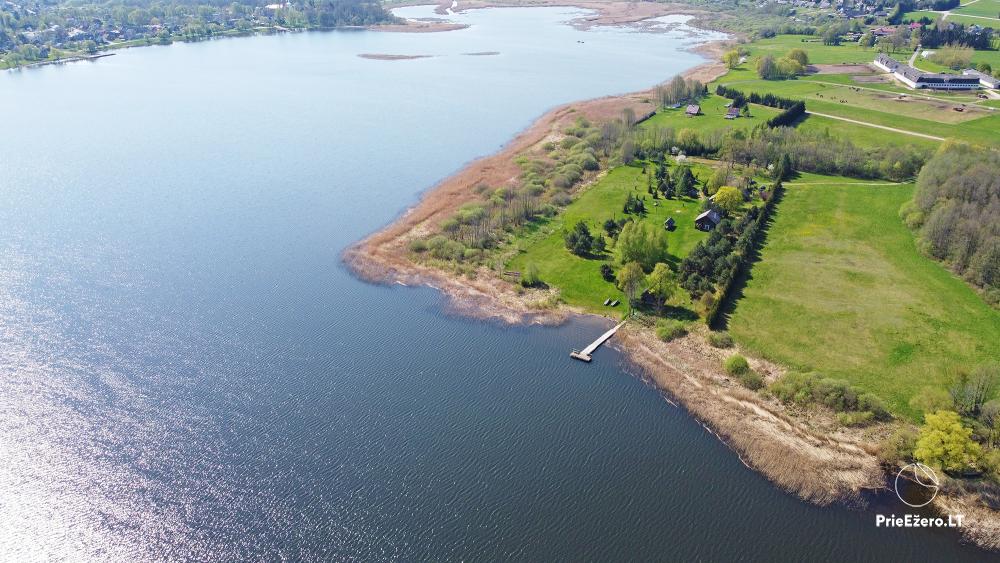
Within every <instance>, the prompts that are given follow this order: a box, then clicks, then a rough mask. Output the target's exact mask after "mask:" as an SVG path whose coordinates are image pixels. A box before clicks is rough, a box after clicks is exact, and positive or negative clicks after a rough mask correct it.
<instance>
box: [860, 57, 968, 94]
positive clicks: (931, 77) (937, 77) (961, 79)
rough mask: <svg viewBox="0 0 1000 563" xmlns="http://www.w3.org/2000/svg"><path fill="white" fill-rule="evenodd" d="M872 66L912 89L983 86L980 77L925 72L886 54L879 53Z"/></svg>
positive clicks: (963, 88) (952, 88) (955, 88)
mask: <svg viewBox="0 0 1000 563" xmlns="http://www.w3.org/2000/svg"><path fill="white" fill-rule="evenodd" d="M872 64H874V65H875V66H876V67H878V68H880V69H882V70H884V71H886V72H889V73H892V75H893V76H894V77H895V78H896V80H899V81H900V82H902V83H903V84H906V85H907V86H909V87H910V88H930V89H934V90H975V89H977V88H979V87H980V86H981V84H980V79H979V77H978V76H970V75H966V74H942V73H937V72H924V71H922V70H920V69H916V68H913V67H912V66H910V65H905V64H903V63H901V62H899V61H897V60H896V59H894V58H892V57H890V56H889V55H886V54H885V53H879V55H878V56H877V57H875V61H874V62H873V63H872Z"/></svg>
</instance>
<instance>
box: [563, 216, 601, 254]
mask: <svg viewBox="0 0 1000 563" xmlns="http://www.w3.org/2000/svg"><path fill="white" fill-rule="evenodd" d="M564 240H565V241H566V248H568V249H569V251H570V252H572V253H573V254H576V255H577V256H586V255H587V254H590V251H591V250H592V249H593V245H594V237H593V236H592V235H591V234H590V229H589V228H587V224H586V223H584V222H583V221H578V222H577V224H576V225H574V226H573V230H572V231H570V232H568V233H566V236H565V237H564ZM602 246H603V245H602Z"/></svg>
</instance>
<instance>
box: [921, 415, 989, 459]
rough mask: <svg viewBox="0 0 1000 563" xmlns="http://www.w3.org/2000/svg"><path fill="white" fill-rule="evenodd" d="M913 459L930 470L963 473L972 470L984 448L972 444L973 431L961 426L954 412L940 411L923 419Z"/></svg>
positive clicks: (960, 421) (959, 419) (974, 443)
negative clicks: (932, 468) (940, 469)
mask: <svg viewBox="0 0 1000 563" xmlns="http://www.w3.org/2000/svg"><path fill="white" fill-rule="evenodd" d="M924 421H925V422H924V425H923V426H922V427H921V428H920V435H919V437H918V438H917V445H916V448H914V450H913V455H914V457H916V458H917V460H918V461H920V462H922V463H925V464H927V465H929V466H931V467H940V468H942V469H944V470H945V471H962V470H965V469H968V468H970V467H972V466H973V465H974V464H975V463H976V461H977V460H978V459H979V456H980V455H981V454H982V448H981V447H980V446H979V444H977V443H976V442H974V441H972V429H971V428H968V427H966V426H963V425H962V419H961V418H960V417H959V416H958V413H957V412H955V411H938V412H936V413H934V414H928V415H926V416H925V417H924Z"/></svg>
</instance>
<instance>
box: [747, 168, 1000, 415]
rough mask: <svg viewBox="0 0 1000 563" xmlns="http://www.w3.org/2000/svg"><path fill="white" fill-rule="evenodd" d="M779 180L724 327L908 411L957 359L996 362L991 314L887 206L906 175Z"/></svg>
mask: <svg viewBox="0 0 1000 563" xmlns="http://www.w3.org/2000/svg"><path fill="white" fill-rule="evenodd" d="M870 184H871V183H870V182H861V181H859V180H852V179H848V178H833V177H823V176H815V175H802V176H801V177H799V178H798V179H796V180H794V181H791V182H789V183H786V192H785V195H784V198H783V199H782V201H781V203H780V204H779V205H778V206H777V211H776V213H775V215H774V221H773V224H772V226H771V228H770V230H769V232H768V234H767V239H766V244H765V246H764V248H763V250H762V253H761V260H760V261H759V262H758V263H756V264H755V265H754V266H753V269H752V271H751V275H750V278H749V280H748V281H747V284H746V287H745V288H744V289H743V291H742V298H741V299H739V300H738V301H737V302H736V305H735V309H734V311H733V312H732V313H731V316H730V318H729V319H728V328H729V331H730V332H731V333H732V334H733V335H734V336H735V337H736V338H737V340H738V341H739V342H741V343H742V344H744V345H745V346H746V347H748V348H749V349H750V350H752V351H753V352H754V353H756V354H759V355H761V356H763V357H766V358H769V359H772V360H774V361H777V362H780V363H782V364H785V365H787V366H790V367H792V368H796V369H800V370H817V371H819V372H821V373H823V374H824V375H826V376H831V377H838V378H843V379H846V380H848V381H850V382H851V383H854V384H856V385H858V386H860V387H862V388H864V389H866V390H868V391H871V392H873V393H876V394H877V395H879V396H880V397H882V398H883V399H885V400H886V401H887V402H888V403H889V404H890V406H891V408H892V409H893V410H894V411H895V412H899V413H904V414H907V415H910V416H914V417H915V416H916V415H917V413H915V412H913V410H912V409H911V408H910V406H909V404H908V403H909V400H910V398H911V397H912V396H913V395H914V394H915V393H917V392H918V391H919V390H920V389H921V388H922V387H924V386H927V385H933V386H939V387H943V386H945V385H946V384H947V383H948V382H949V381H950V378H951V377H952V376H953V370H954V369H955V368H956V367H965V368H971V367H974V366H976V365H978V364H980V363H983V362H986V361H991V360H993V361H996V360H1000V348H998V347H997V346H996V343H997V342H1000V312H998V311H996V310H994V309H991V308H990V307H989V306H988V305H986V304H985V303H984V302H983V300H982V299H981V298H980V297H979V296H978V295H977V294H976V293H975V292H973V290H972V289H970V288H969V287H968V285H966V284H965V283H964V282H963V281H962V280H960V279H958V278H957V277H955V276H954V275H952V274H951V273H950V272H948V271H947V270H946V269H945V268H944V267H942V266H941V265H940V264H938V263H936V262H933V261H931V260H929V259H927V258H925V257H924V256H923V255H921V254H920V253H919V252H918V250H917V248H916V246H915V243H914V238H913V236H912V234H911V233H910V231H909V230H908V229H907V228H906V226H904V225H903V223H902V222H901V221H900V220H899V217H898V210H899V207H900V205H902V203H903V202H905V201H907V200H908V199H909V198H910V197H911V196H912V192H913V186H912V184H903V185H892V184H883V185H870Z"/></svg>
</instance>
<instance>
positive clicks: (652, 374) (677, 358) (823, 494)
mask: <svg viewBox="0 0 1000 563" xmlns="http://www.w3.org/2000/svg"><path fill="white" fill-rule="evenodd" d="M450 5H451V4H450V3H448V6H449V7H450ZM526 5H527V6H555V5H558V6H567V5H571V6H574V7H580V8H593V4H591V2H588V1H586V0H582V1H581V2H578V3H577V2H565V1H559V0H539V1H538V2H532V3H530V4H525V3H521V2H516V1H514V2H504V1H499V2H494V1H490V0H464V1H461V2H457V8H455V10H456V11H461V10H463V9H474V8H479V7H505V6H509V7H526ZM444 6H445V4H439V5H438V9H439V10H440V9H442V7H444ZM604 6H608V4H604ZM663 6H664V7H669V5H663ZM668 10H669V8H668ZM691 12H692V10H690V9H688V10H687V11H686V12H685V14H686V15H688V14H690V15H693V14H691ZM672 13H675V14H676V13H678V12H676V11H675V12H672ZM660 15H666V14H660ZM660 15H652V16H646V17H645V18H639V19H635V20H632V21H630V22H625V21H622V20H614V21H615V23H611V24H608V25H621V24H624V23H635V22H637V21H640V20H642V19H649V18H651V17H660ZM604 17H606V14H603V13H602V15H601V16H599V17H596V18H592V19H591V20H590V22H591V23H589V26H593V25H605V24H604V23H602V21H608V20H602V18H604ZM608 17H612V19H614V17H621V15H620V14H618V15H616V16H608ZM570 23H571V25H577V24H576V23H574V22H570ZM730 35H732V34H730ZM732 40H733V38H730V39H726V40H716V41H709V42H706V43H702V44H699V45H697V46H695V47H693V48H692V49H690V50H691V51H693V52H696V53H699V54H701V55H702V56H704V57H705V58H706V59H708V60H706V61H705V62H703V63H701V64H699V65H697V66H695V67H692V68H690V69H688V70H686V71H684V72H683V73H681V74H680V76H682V77H684V78H688V79H697V80H700V81H702V82H703V83H706V84H707V83H709V82H711V81H713V80H715V79H716V78H718V77H720V76H722V75H724V74H725V73H726V72H727V70H728V69H726V67H725V66H724V65H723V64H722V63H721V62H719V59H720V57H721V54H722V52H724V47H725V46H726V45H727V44H729V43H730V42H731V41H732ZM669 78H671V77H665V79H664V82H665V81H666V80H667V79H669ZM655 88H656V86H653V87H652V88H649V89H646V90H641V91H638V92H632V93H627V94H620V95H612V96H605V97H601V98H595V99H591V100H584V101H579V102H572V103H568V104H563V105H560V106H558V107H555V108H552V109H550V110H548V111H547V112H545V113H544V114H543V115H542V116H540V117H539V118H537V119H536V120H535V121H534V122H533V123H532V124H531V125H529V126H528V127H527V128H526V129H524V130H522V131H521V132H520V133H518V134H517V135H516V136H515V137H514V138H513V139H511V140H510V141H509V142H507V143H506V144H505V145H504V146H503V147H501V149H500V150H499V151H498V152H496V153H493V154H491V155H487V156H483V157H480V158H478V159H476V160H474V161H472V162H469V163H467V164H465V165H464V166H462V167H461V168H460V169H459V170H457V171H456V172H455V173H453V174H452V175H451V176H449V177H447V178H445V179H444V180H442V181H440V182H438V183H437V184H435V185H434V186H432V187H430V188H429V189H427V190H425V191H423V192H421V193H420V194H419V196H418V197H419V201H418V202H417V203H416V204H414V205H413V206H411V207H409V208H407V209H406V210H405V211H403V212H402V213H401V214H400V215H399V216H397V217H396V218H395V219H394V220H393V221H392V222H390V223H389V224H387V225H386V226H384V227H383V228H381V229H379V230H377V231H375V232H374V233H372V234H370V235H368V236H367V237H365V238H363V239H362V240H360V241H358V242H357V243H355V244H353V245H351V246H350V247H348V248H347V249H345V250H344V252H343V254H342V260H343V261H344V263H345V264H346V265H347V266H348V267H349V268H350V270H351V271H352V272H353V273H354V274H355V275H356V276H358V277H359V278H361V279H363V280H365V281H368V282H371V283H381V284H399V285H404V286H411V285H423V286H428V287H431V288H434V289H436V290H438V291H440V292H441V293H442V294H443V295H444V296H445V298H446V305H445V307H446V309H447V310H448V311H450V312H454V313H458V314H460V315H462V316H466V317H471V318H478V319H483V320H494V321H499V322H501V323H506V324H527V325H531V324H539V325H555V324H559V323H562V322H565V321H566V320H568V319H570V318H571V317H580V318H582V317H584V316H590V317H593V318H601V319H604V320H605V321H607V322H609V319H608V318H607V317H600V316H597V315H592V314H590V313H585V312H582V311H579V310H575V309H574V308H572V307H569V306H566V305H562V304H559V305H555V306H552V305H551V301H549V300H548V297H551V294H548V293H547V292H536V291H533V292H528V293H527V294H524V295H520V294H518V293H516V292H515V291H514V290H513V289H512V288H511V286H510V284H508V283H507V282H505V281H504V280H502V279H500V276H498V275H497V274H496V272H492V271H490V270H486V269H485V268H483V269H480V270H479V271H478V272H476V274H475V275H473V276H462V275H460V274H457V273H453V272H447V271H444V270H441V269H438V268H435V267H432V266H428V265H425V264H417V263H415V262H412V261H411V260H410V259H409V257H408V247H407V245H408V242H409V241H410V240H411V239H412V238H414V237H417V236H422V235H424V234H427V233H428V232H429V231H430V228H431V227H432V226H436V225H437V224H438V223H440V221H442V220H443V219H445V218H447V217H448V216H450V215H451V214H452V213H453V212H454V211H455V210H456V209H457V208H458V207H460V206H461V205H462V204H464V203H467V202H468V201H470V200H472V199H474V198H475V192H474V191H473V188H474V187H475V186H476V185H478V184H480V183H485V184H501V183H504V182H507V181H509V180H510V179H511V178H516V177H517V176H518V174H519V170H518V168H517V166H516V164H515V163H514V158H515V157H516V156H517V155H519V154H521V153H523V152H525V151H527V150H530V149H532V148H534V147H537V146H539V145H541V144H542V143H543V142H545V141H546V140H547V139H550V138H551V137H552V136H553V135H556V134H558V132H559V131H561V130H562V129H563V127H564V126H566V125H568V124H569V123H570V122H572V121H573V120H575V119H576V118H577V117H578V116H581V115H582V116H585V117H587V119H590V120H591V121H600V120H601V119H608V118H612V117H615V116H618V115H620V114H621V111H622V110H624V109H625V108H632V110H633V111H634V112H635V114H636V115H646V114H647V113H649V112H650V111H652V110H655V109H656V108H655V104H654V103H652V102H650V98H651V97H652V96H653V92H654V91H655ZM578 189H579V188H578ZM611 345H612V346H613V347H614V348H615V349H617V350H618V351H620V352H621V353H622V354H623V355H624V357H625V358H626V360H627V361H628V363H630V364H631V365H632V366H634V367H635V368H636V369H637V370H638V371H639V372H640V373H639V376H640V377H642V378H643V379H645V380H648V381H649V382H651V383H653V384H654V385H655V386H656V387H657V388H658V389H659V390H661V391H663V392H665V393H667V394H669V395H670V396H671V397H672V398H676V399H677V400H678V401H679V402H680V403H681V405H682V406H683V407H684V408H685V409H686V410H687V411H688V412H689V413H690V414H691V416H693V417H694V418H695V420H697V421H698V422H699V423H700V424H702V425H703V426H704V427H705V428H706V430H708V431H709V432H711V433H712V434H713V435H715V436H716V437H717V438H718V439H719V440H720V441H722V442H723V443H724V444H726V445H727V447H729V448H730V449H731V450H733V452H734V453H735V454H736V456H737V457H738V458H739V459H740V461H741V462H742V463H743V464H744V465H745V466H746V467H747V468H748V469H751V470H753V471H756V472H758V473H760V474H762V475H763V476H764V477H766V478H767V479H768V480H769V481H771V482H772V483H773V484H774V485H776V486H777V487H779V488H780V489H782V490H784V491H786V492H788V493H792V494H794V495H796V496H797V497H799V498H800V499H802V500H805V501H808V502H811V503H813V504H816V505H819V506H828V505H831V504H834V503H840V504H844V505H847V506H852V507H863V506H864V505H865V500H864V498H863V496H862V495H863V494H864V493H865V492H866V491H871V490H886V489H890V490H891V487H889V485H888V477H887V474H886V472H885V470H884V469H883V468H882V466H881V465H880V463H879V461H878V459H877V457H876V455H875V444H877V442H878V438H880V437H881V435H879V433H882V434H884V433H885V432H886V431H887V430H888V427H886V426H876V427H874V428H867V429H866V428H860V429H859V428H844V427H841V426H839V425H838V424H837V423H836V421H835V419H834V418H833V417H832V416H831V415H830V414H829V413H816V412H809V413H806V412H796V411H795V410H794V409H792V408H789V407H787V406H785V405H783V404H781V403H780V402H778V401H777V400H776V399H773V398H765V397H763V396H761V395H759V394H757V393H754V392H752V391H749V390H747V389H745V388H744V387H742V386H741V385H740V384H739V382H738V381H735V380H733V379H731V378H729V377H728V376H726V375H725V373H724V372H723V370H722V369H721V366H722V361H723V359H724V358H725V357H726V356H727V355H729V354H732V353H734V352H738V351H741V350H739V349H738V348H735V349H728V350H727V349H715V348H711V347H710V346H709V345H708V344H707V342H706V341H705V338H704V336H703V334H701V331H693V332H692V333H691V334H689V335H687V336H685V337H683V338H680V339H677V340H674V341H672V342H669V343H664V342H662V341H660V340H659V339H658V338H657V337H656V335H655V333H654V331H653V330H652V329H650V328H644V327H640V326H638V325H637V324H635V323H633V324H630V325H626V326H625V327H623V330H620V331H619V332H618V338H616V339H615V340H613V341H612V343H611ZM748 359H749V361H750V363H751V366H752V367H753V368H754V370H755V371H758V372H759V373H761V374H762V375H763V376H764V378H765V380H766V381H768V382H769V381H772V380H774V379H775V378H777V377H779V376H780V375H782V374H783V373H784V369H783V368H782V367H781V366H778V365H775V364H772V363H770V362H767V361H763V360H759V359H755V358H752V357H748ZM567 361H569V358H567ZM933 506H935V507H936V509H937V510H939V511H941V512H947V511H949V510H950V511H952V512H954V511H955V510H957V509H961V510H962V511H963V512H964V513H965V514H966V516H967V522H966V526H965V527H963V528H962V529H961V530H960V531H959V535H960V537H962V538H963V539H965V540H968V541H970V542H972V543H974V544H976V545H978V546H979V547H981V548H983V549H987V550H1000V519H998V518H997V515H996V514H995V513H994V512H992V511H990V510H989V509H987V508H985V507H981V506H979V505H977V504H976V503H975V502H974V498H970V497H968V496H948V497H945V496H943V495H941V496H939V497H938V499H936V500H935V502H934V504H933Z"/></svg>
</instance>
